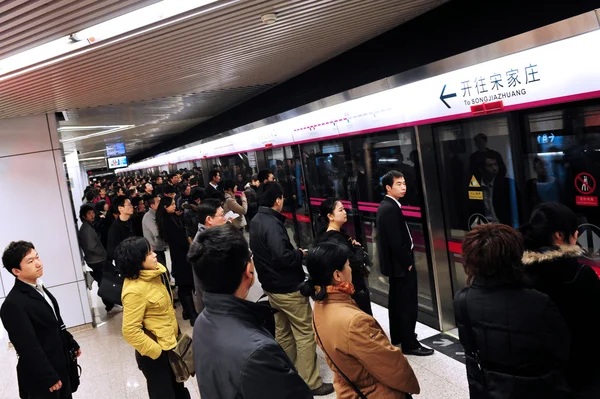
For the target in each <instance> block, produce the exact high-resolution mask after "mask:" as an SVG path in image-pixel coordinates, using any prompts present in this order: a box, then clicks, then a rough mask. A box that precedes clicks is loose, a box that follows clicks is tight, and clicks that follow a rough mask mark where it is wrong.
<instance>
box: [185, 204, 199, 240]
mask: <svg viewBox="0 0 600 399" xmlns="http://www.w3.org/2000/svg"><path fill="white" fill-rule="evenodd" d="M181 207H182V208H183V225H184V226H185V233H186V234H187V236H188V237H190V238H191V239H194V237H196V233H197V232H198V223H199V220H198V213H197V211H198V205H196V204H190V203H189V202H186V203H185V204H183V205H182V206H181Z"/></svg>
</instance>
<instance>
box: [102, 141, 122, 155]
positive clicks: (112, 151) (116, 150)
mask: <svg viewBox="0 0 600 399" xmlns="http://www.w3.org/2000/svg"><path fill="white" fill-rule="evenodd" d="M119 155H125V144H124V143H116V144H107V145H106V156H107V157H118V156H119Z"/></svg>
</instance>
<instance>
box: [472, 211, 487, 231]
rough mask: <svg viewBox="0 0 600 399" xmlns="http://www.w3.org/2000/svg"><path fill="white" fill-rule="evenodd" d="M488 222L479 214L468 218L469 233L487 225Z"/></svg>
mask: <svg viewBox="0 0 600 399" xmlns="http://www.w3.org/2000/svg"><path fill="white" fill-rule="evenodd" d="M489 222H490V221H489V220H487V218H486V217H485V216H483V215H482V214H481V213H474V214H472V215H471V217H469V231H471V230H473V229H474V228H475V227H476V226H479V225H481V224H488V223H489Z"/></svg>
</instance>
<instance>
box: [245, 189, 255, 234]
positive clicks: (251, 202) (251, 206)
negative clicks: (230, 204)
mask: <svg viewBox="0 0 600 399" xmlns="http://www.w3.org/2000/svg"><path fill="white" fill-rule="evenodd" d="M244 188H245V190H244V194H246V199H247V200H248V211H247V212H246V221H247V222H248V224H250V222H251V221H252V219H254V216H256V214H257V213H258V193H257V192H256V188H254V187H253V186H252V185H251V184H250V183H248V184H246V186H245V187H244Z"/></svg>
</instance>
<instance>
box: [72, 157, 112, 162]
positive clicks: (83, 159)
mask: <svg viewBox="0 0 600 399" xmlns="http://www.w3.org/2000/svg"><path fill="white" fill-rule="evenodd" d="M98 159H106V157H91V158H79V162H83V161H95V160H98Z"/></svg>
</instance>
